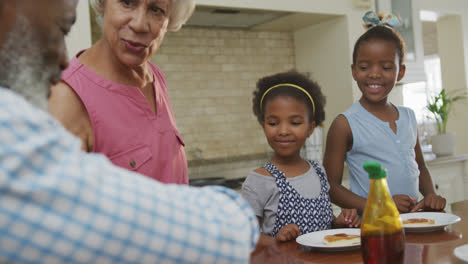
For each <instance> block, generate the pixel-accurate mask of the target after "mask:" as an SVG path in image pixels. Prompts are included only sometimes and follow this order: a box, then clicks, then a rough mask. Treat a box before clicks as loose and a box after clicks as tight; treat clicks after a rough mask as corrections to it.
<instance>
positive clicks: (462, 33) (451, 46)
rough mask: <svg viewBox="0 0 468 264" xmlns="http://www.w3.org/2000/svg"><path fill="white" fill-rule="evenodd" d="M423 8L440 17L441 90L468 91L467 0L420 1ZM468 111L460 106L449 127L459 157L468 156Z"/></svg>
mask: <svg viewBox="0 0 468 264" xmlns="http://www.w3.org/2000/svg"><path fill="white" fill-rule="evenodd" d="M420 7H421V9H422V10H429V11H433V12H436V13H438V14H439V15H440V18H439V19H438V21H437V35H438V37H437V39H438V45H439V55H440V62H441V69H442V87H443V88H445V89H446V90H448V91H453V90H457V89H465V91H468V88H467V87H468V80H467V76H468V67H467V65H468V1H466V0H445V1H438V0H424V1H420ZM467 112H468V105H467V104H457V105H456V107H455V109H454V111H453V113H452V115H451V116H450V118H449V122H448V125H447V130H448V131H450V132H455V133H456V135H457V154H463V153H468V138H467V137H466V131H467V130H468V123H467V122H466V121H467V115H466V113H467Z"/></svg>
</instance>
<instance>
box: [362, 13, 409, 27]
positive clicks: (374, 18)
mask: <svg viewBox="0 0 468 264" xmlns="http://www.w3.org/2000/svg"><path fill="white" fill-rule="evenodd" d="M362 20H363V21H364V24H366V26H377V25H384V26H389V27H392V28H395V27H397V26H399V25H400V20H399V19H398V18H397V17H396V16H394V15H392V14H388V15H386V16H384V17H382V19H380V17H379V16H378V15H377V14H376V13H375V12H374V11H368V12H367V13H365V14H364V16H363V17H362Z"/></svg>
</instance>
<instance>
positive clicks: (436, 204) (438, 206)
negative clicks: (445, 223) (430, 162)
mask: <svg viewBox="0 0 468 264" xmlns="http://www.w3.org/2000/svg"><path fill="white" fill-rule="evenodd" d="M418 138H419V136H418ZM418 138H416V146H415V147H414V152H415V153H416V162H417V163H418V168H419V191H420V192H421V194H422V195H423V196H424V199H423V200H421V201H420V202H419V203H418V204H416V205H415V206H414V207H413V209H412V210H411V211H412V212H416V211H418V210H421V209H423V210H435V211H440V210H444V208H445V204H446V200H445V198H444V197H442V196H440V195H437V194H436V192H435V189H434V184H433V183H432V178H431V175H430V173H429V170H428V169H427V167H426V162H425V161H424V155H423V153H422V150H421V145H420V144H419V139H418Z"/></svg>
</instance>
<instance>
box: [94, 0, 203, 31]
mask: <svg viewBox="0 0 468 264" xmlns="http://www.w3.org/2000/svg"><path fill="white" fill-rule="evenodd" d="M104 1H106V0H89V2H90V4H91V6H92V7H93V9H94V11H96V14H97V15H98V16H99V17H102V15H103V13H104ZM170 1H172V12H171V16H170V17H169V25H168V26H167V30H168V31H177V30H179V29H180V28H181V27H182V25H183V24H185V22H187V20H188V19H189V18H190V16H191V15H192V13H193V10H195V0H170Z"/></svg>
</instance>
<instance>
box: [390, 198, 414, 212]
mask: <svg viewBox="0 0 468 264" xmlns="http://www.w3.org/2000/svg"><path fill="white" fill-rule="evenodd" d="M393 201H394V202H395V205H396V207H397V209H398V211H399V212H400V213H409V212H410V211H411V210H412V209H414V204H415V202H416V198H412V197H409V196H408V195H404V194H397V195H393Z"/></svg>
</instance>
